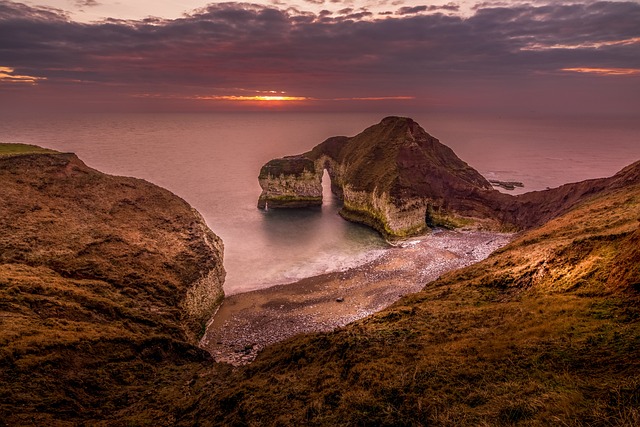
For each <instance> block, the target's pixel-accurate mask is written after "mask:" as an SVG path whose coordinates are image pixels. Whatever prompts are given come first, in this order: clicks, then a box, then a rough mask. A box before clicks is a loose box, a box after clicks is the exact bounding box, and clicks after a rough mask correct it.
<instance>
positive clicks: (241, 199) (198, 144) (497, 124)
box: [0, 113, 640, 294]
mask: <svg viewBox="0 0 640 427" xmlns="http://www.w3.org/2000/svg"><path fill="white" fill-rule="evenodd" d="M411 116H412V117H413V118H414V119H416V120H417V121H418V122H419V123H420V124H421V125H422V127H424V128H425V129H426V130H427V132H429V133H431V134H432V135H433V136H435V137H437V138H439V139H440V141H441V142H443V143H444V144H446V145H448V146H450V147H451V148H452V149H453V150H454V151H455V152H456V153H457V154H458V156H459V157H461V158H462V159H463V160H465V161H466V162H467V163H469V164H470V165H471V166H473V167H475V168H476V169H478V170H479V171H480V172H481V173H482V174H483V175H485V177H487V178H489V179H500V180H517V181H522V182H523V183H524V184H525V188H524V191H531V190H541V189H544V188H546V187H555V186H558V185H561V184H564V183H567V182H573V181H579V180H583V179H588V178H597V177H603V176H609V175H612V174H614V173H615V172H617V171H618V170H620V169H621V168H622V167H624V166H626V165H628V164H630V163H632V162H633V161H636V160H639V159H640V120H638V119H637V118H636V119H622V118H617V119H614V118H608V119H603V118H599V119H594V118H588V119H580V118H571V119H548V118H546V119H544V118H526V119H513V118H509V119H507V118H502V117H465V116H443V115H440V116H437V115H428V114H414V115H411ZM382 118H383V116H382V115H380V114H370V113H367V114H345V113H342V114H320V113H318V114H311V113H245V114H220V113H216V114H126V115H124V114H123V115H117V114H107V115H97V114H87V115H75V116H72V117H71V116H56V117H54V116H51V117H31V118H15V117H12V118H0V142H20V143H29V144H37V145H40V146H44V147H48V148H53V149H56V150H61V151H70V152H75V153H77V154H78V156H79V157H80V158H81V159H83V160H84V161H85V163H87V164H88V165H89V166H91V167H94V168H96V169H99V170H101V171H104V172H107V173H111V174H118V175H125V176H134V177H138V178H143V179H146V180H148V181H151V182H153V183H155V184H158V185H160V186H163V187H165V188H168V189H169V190H171V191H173V192H174V193H176V194H177V195H179V196H181V197H182V198H184V199H185V200H187V201H188V202H189V203H190V204H191V205H193V206H194V207H195V208H196V209H198V210H199V211H200V212H201V213H202V214H203V216H204V217H205V219H206V220H207V223H208V224H209V226H210V227H211V229H212V230H213V231H214V232H215V233H216V234H218V235H219V236H221V237H222V239H223V240H224V243H225V268H226V269H227V281H226V284H225V290H226V292H227V293H228V294H233V293H239V292H244V291H248V290H252V289H257V288H261V287H266V286H270V285H274V284H279V283H287V282H290V281H293V280H295V279H298V278H302V277H306V276H310V275H313V274H318V273H322V272H326V271H333V270H338V269H343V268H347V267H349V266H352V265H356V264H358V263H361V262H363V261H364V260H367V259H371V258H372V257H375V256H377V255H379V254H380V253H381V252H382V251H383V250H384V247H385V244H384V242H383V241H382V240H381V239H380V238H379V237H378V236H377V235H376V233H374V232H372V231H371V230H369V229H367V228H365V227H361V226H358V225H354V224H350V223H347V222H346V221H343V220H342V219H341V218H340V217H339V216H338V215H337V210H338V207H339V206H338V204H337V203H336V201H335V200H332V197H331V196H330V195H329V192H328V185H325V195H326V197H325V199H326V200H327V202H326V203H325V205H324V206H323V207H322V208H321V209H320V208H319V209H310V210H298V211H270V212H263V211H260V210H258V209H257V208H256V202H257V199H258V196H259V194H260V186H259V185H258V181H257V176H258V172H259V170H260V167H261V166H262V165H263V164H264V163H265V162H267V161H268V160H270V159H272V158H275V157H281V156H284V155H290V154H297V153H301V152H304V151H307V150H308V149H311V148H312V147H313V146H314V145H316V144H318V143H320V142H322V141H323V140H324V139H326V138H327V137H329V136H334V135H348V136H351V135H355V134H357V133H358V132H360V131H361V130H363V129H364V128H366V127H367V126H370V125H372V124H375V123H378V122H379V121H380V120H381V119H382ZM326 181H328V180H326V179H325V183H326Z"/></svg>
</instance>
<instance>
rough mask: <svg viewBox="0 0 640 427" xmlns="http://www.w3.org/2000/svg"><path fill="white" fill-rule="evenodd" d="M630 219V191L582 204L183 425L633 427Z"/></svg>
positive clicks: (271, 361) (637, 306)
mask: <svg viewBox="0 0 640 427" xmlns="http://www.w3.org/2000/svg"><path fill="white" fill-rule="evenodd" d="M637 167H638V166H637V165H636V168H637ZM639 219H640V182H638V180H637V179H636V180H635V181H634V180H629V181H628V182H626V185H625V186H623V187H620V188H617V189H613V190H611V191H608V190H607V191H603V192H600V193H598V194H595V195H592V196H590V197H587V198H585V199H583V200H582V201H581V202H579V203H578V204H577V205H576V206H575V207H574V208H573V209H572V210H570V211H569V212H567V213H565V214H564V215H562V216H560V217H558V218H556V219H554V220H552V221H550V222H548V223H547V224H545V225H543V226H542V227H539V228H538V229H535V230H532V231H530V232H527V233H525V234H523V235H522V236H521V237H520V238H519V239H517V240H516V241H514V242H513V243H511V244H510V245H508V246H507V247H505V248H503V249H501V250H499V251H498V252H497V253H495V254H494V255H492V256H491V257H489V258H488V259H487V260H485V261H484V262H481V263H479V264H476V265H474V266H471V267H468V268H465V269H463V270H459V271H456V272H454V273H450V274H447V275H445V276H444V277H442V278H441V279H439V280H437V281H435V282H432V283H430V284H428V285H427V286H426V287H425V289H424V290H423V291H421V292H419V293H417V294H415V295H412V296H409V297H406V298H404V299H402V300H401V301H400V302H398V303H397V304H395V305H394V306H392V307H391V308H390V309H387V310H385V311H383V312H380V313H377V314H375V315H373V316H371V317H369V318H367V319H365V320H363V321H360V322H357V323H354V324H351V325H349V326H347V327H345V328H342V329H340V330H337V331H335V332H333V333H329V334H317V335H312V336H302V337H299V338H297V339H292V340H290V341H288V342H285V343H282V344H279V345H274V346H272V347H270V348H268V349H267V350H265V351H264V352H263V353H262V354H261V355H259V356H258V359H257V360H256V361H255V362H254V363H253V364H252V365H250V366H249V367H247V368H245V369H243V370H240V371H238V372H237V373H236V374H235V375H234V376H233V377H232V378H231V381H230V385H229V387H228V388H225V389H224V390H221V391H220V392H219V393H216V394H202V395H201V396H200V398H199V400H198V402H197V404H195V405H194V407H193V410H192V411H190V412H188V413H187V414H185V415H184V417H183V418H182V419H181V422H182V424H183V425H189V424H191V423H193V422H196V421H199V422H202V421H203V420H205V421H204V424H210V425H254V426H262V425H268V426H271V425H273V426H275V425H283V426H285V425H317V426H329V425H331V426H336V425H337V426H339V425H350V426H381V425H387V426H421V425H446V426H460V425H466V426H482V425H484V426H495V425H514V424H517V425H550V424H553V425H568V426H581V425H602V426H605V425H625V426H634V425H638V424H640V323H639V321H640V252H639V251H640V229H639V226H640V222H639Z"/></svg>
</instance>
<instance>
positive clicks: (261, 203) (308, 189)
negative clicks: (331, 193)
mask: <svg viewBox="0 0 640 427" xmlns="http://www.w3.org/2000/svg"><path fill="white" fill-rule="evenodd" d="M258 181H259V182H260V187H262V194H261V195H260V198H259V199H258V207H259V208H261V209H269V208H300V207H309V206H320V205H321V204H322V171H321V170H318V169H317V168H316V164H315V162H314V161H313V160H311V159H309V158H307V157H305V156H291V157H284V158H282V159H274V160H271V161H270V162H268V163H267V164H266V165H264V166H263V167H262V169H261V170H260V176H259V177H258Z"/></svg>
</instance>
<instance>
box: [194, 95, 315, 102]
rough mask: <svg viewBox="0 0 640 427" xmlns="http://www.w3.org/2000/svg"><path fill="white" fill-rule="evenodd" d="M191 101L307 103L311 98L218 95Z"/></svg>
mask: <svg viewBox="0 0 640 427" xmlns="http://www.w3.org/2000/svg"><path fill="white" fill-rule="evenodd" d="M192 99H200V100H205V101H261V102H274V101H285V102H290V101H308V100H311V98H307V97H304V96H285V95H255V96H238V95H219V96H194V97H193V98H192Z"/></svg>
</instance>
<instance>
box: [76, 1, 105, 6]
mask: <svg viewBox="0 0 640 427" xmlns="http://www.w3.org/2000/svg"><path fill="white" fill-rule="evenodd" d="M75 4H76V6H77V7H81V8H82V7H96V6H100V5H101V4H102V3H100V2H99V1H96V0H75Z"/></svg>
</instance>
